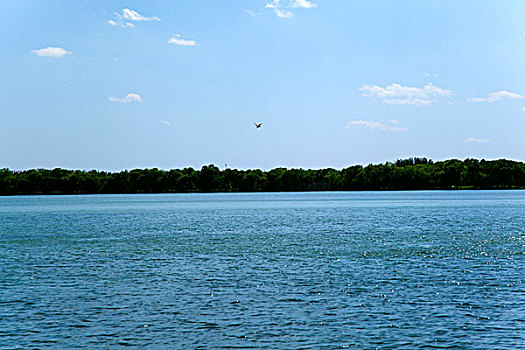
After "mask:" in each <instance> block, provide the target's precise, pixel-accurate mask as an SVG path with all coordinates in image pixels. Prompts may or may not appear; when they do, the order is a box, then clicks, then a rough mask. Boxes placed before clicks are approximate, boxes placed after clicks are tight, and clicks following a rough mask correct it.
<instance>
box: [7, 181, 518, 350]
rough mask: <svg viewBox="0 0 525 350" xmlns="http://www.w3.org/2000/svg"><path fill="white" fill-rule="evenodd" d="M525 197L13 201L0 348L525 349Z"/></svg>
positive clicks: (462, 194) (424, 195) (108, 197)
mask: <svg viewBox="0 0 525 350" xmlns="http://www.w3.org/2000/svg"><path fill="white" fill-rule="evenodd" d="M524 214H525V192H524V191H461V192H460V191H450V192H447V191H435V192H354V193H352V192H350V193H342V192H335V193H334V192H332V193H260V194H173V195H171V194H166V195H96V196H47V197H46V196H33V197H3V198H0V348H20V349H26V348H87V349H93V348H108V347H110V348H118V347H121V346H122V347H124V346H132V347H136V348H141V349H147V348H159V347H160V348H163V347H166V348H181V349H182V348H199V347H201V348H233V347H239V348H249V347H252V348H283V349H290V348H304V349H329V348H332V349H335V348H347V347H349V348H367V349H370V348H376V349H394V348H409V349H418V348H458V349H474V348H475V349H481V348H487V349H495V348H498V349H518V348H524V347H525V339H524V337H525V293H524V285H523V278H524V273H523V267H524V266H525V257H524V251H525V248H524V246H525V215H524Z"/></svg>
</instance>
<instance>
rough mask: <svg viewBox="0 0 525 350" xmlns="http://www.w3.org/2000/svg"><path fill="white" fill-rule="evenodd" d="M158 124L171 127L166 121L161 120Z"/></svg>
mask: <svg viewBox="0 0 525 350" xmlns="http://www.w3.org/2000/svg"><path fill="white" fill-rule="evenodd" d="M160 123H161V124H162V125H171V123H170V122H169V121H167V120H161V121H160Z"/></svg>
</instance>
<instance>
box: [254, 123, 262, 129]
mask: <svg viewBox="0 0 525 350" xmlns="http://www.w3.org/2000/svg"><path fill="white" fill-rule="evenodd" d="M253 124H255V129H259V128H260V127H261V126H262V123H259V124H257V123H253Z"/></svg>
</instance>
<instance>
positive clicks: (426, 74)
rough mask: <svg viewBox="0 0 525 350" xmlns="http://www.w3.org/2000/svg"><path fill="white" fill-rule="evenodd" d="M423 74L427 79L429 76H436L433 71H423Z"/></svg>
mask: <svg viewBox="0 0 525 350" xmlns="http://www.w3.org/2000/svg"><path fill="white" fill-rule="evenodd" d="M423 76H424V77H425V78H429V79H430V78H436V77H437V76H438V75H437V74H435V73H429V72H425V73H423Z"/></svg>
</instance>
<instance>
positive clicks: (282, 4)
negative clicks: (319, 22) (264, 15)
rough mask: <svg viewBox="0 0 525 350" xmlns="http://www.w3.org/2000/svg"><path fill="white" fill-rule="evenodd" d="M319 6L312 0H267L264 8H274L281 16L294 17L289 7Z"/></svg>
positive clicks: (278, 15)
mask: <svg viewBox="0 0 525 350" xmlns="http://www.w3.org/2000/svg"><path fill="white" fill-rule="evenodd" d="M315 7H317V5H316V4H314V3H312V1H311V0H284V1H282V0H273V1H271V2H267V3H266V4H265V5H264V8H266V9H272V10H273V12H274V13H275V14H276V15H277V17H279V18H291V17H293V15H294V14H293V12H292V11H290V10H286V9H287V8H294V9H311V8H315Z"/></svg>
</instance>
